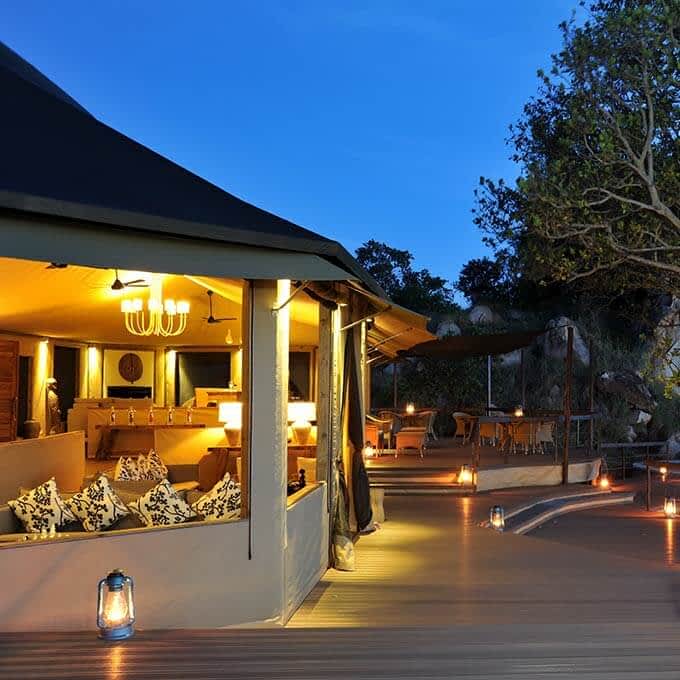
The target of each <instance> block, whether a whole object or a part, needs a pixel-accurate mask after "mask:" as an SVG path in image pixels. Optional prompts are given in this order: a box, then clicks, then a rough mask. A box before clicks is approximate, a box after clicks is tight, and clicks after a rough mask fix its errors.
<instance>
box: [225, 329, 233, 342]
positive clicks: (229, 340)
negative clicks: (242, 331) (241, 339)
mask: <svg viewBox="0 0 680 680" xmlns="http://www.w3.org/2000/svg"><path fill="white" fill-rule="evenodd" d="M224 342H226V343H227V345H233V344H234V336H233V335H232V334H231V328H227V335H226V337H225V338H224Z"/></svg>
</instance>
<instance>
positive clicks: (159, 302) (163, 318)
mask: <svg viewBox="0 0 680 680" xmlns="http://www.w3.org/2000/svg"><path fill="white" fill-rule="evenodd" d="M120 311H121V312H122V313H123V314H124V315H125V328H126V329H127V331H128V333H131V334H132V335H143V336H149V335H159V336H161V337H164V338H167V337H170V336H174V335H181V334H182V333H184V331H185V330H186V328H187V317H188V316H189V303H188V302H187V301H186V300H180V301H178V302H175V300H171V299H168V300H163V284H162V281H161V279H160V277H154V279H153V281H152V283H151V286H150V287H149V299H148V300H147V302H146V309H144V301H143V300H142V298H132V299H128V300H123V301H122V302H121V303H120Z"/></svg>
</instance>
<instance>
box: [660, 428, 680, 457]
mask: <svg viewBox="0 0 680 680" xmlns="http://www.w3.org/2000/svg"><path fill="white" fill-rule="evenodd" d="M662 450H663V452H664V453H665V454H666V455H667V456H668V457H669V458H680V432H676V433H675V434H674V435H671V436H670V437H669V438H668V441H667V442H666V445H665V446H664V447H663V449H662Z"/></svg>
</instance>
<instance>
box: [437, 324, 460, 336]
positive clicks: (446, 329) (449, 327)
mask: <svg viewBox="0 0 680 680" xmlns="http://www.w3.org/2000/svg"><path fill="white" fill-rule="evenodd" d="M460 334H461V330H460V326H459V325H458V324H457V323H456V322H455V321H453V319H443V320H442V321H440V322H439V325H438V326H437V331H436V333H435V335H436V336H437V337H438V338H445V337H446V336H448V335H460Z"/></svg>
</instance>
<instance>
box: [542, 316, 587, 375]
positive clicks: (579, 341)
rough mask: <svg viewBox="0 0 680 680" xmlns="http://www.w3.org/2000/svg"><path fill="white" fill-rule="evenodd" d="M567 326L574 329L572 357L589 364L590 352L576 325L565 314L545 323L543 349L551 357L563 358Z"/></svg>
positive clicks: (565, 351) (565, 347)
mask: <svg viewBox="0 0 680 680" xmlns="http://www.w3.org/2000/svg"><path fill="white" fill-rule="evenodd" d="M567 326H572V327H573V329H574V357H575V359H576V360H577V361H579V362H581V363H582V364H583V365H584V366H589V365H590V352H589V351H588V345H586V343H585V340H584V339H583V335H581V331H580V330H579V328H578V326H577V325H576V324H575V323H574V322H573V321H572V320H571V319H570V318H569V317H567V316H558V317H557V318H555V319H551V320H550V321H548V323H547V324H546V329H547V333H545V335H543V351H544V352H545V354H546V356H549V357H552V358H553V359H563V358H564V357H565V356H566V355H567V336H568V331H567Z"/></svg>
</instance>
